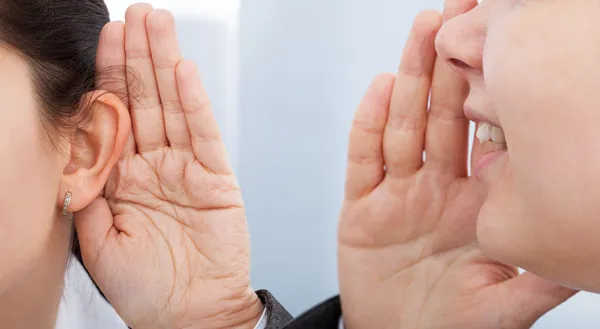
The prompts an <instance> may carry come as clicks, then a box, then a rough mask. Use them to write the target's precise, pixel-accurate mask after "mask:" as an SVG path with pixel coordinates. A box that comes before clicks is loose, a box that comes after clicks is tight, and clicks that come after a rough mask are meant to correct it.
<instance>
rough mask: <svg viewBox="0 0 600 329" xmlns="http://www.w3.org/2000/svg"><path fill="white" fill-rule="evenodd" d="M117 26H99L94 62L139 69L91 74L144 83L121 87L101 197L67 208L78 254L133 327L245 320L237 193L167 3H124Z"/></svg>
mask: <svg viewBox="0 0 600 329" xmlns="http://www.w3.org/2000/svg"><path fill="white" fill-rule="evenodd" d="M126 29H127V33H126V35H127V39H126V40H124V38H125V33H124V32H125V31H124V28H123V26H122V25H121V26H120V29H119V25H118V24H113V25H112V28H111V27H110V26H109V28H107V29H105V30H104V31H103V36H102V37H101V44H100V49H99V53H98V57H99V58H98V62H99V63H101V64H100V66H99V70H100V72H102V69H103V67H104V68H106V67H112V66H123V65H125V64H126V65H127V66H128V67H130V68H133V69H134V71H135V73H136V74H134V73H133V72H126V71H121V72H120V74H122V75H123V76H122V77H119V76H110V77H108V79H107V80H100V81H99V85H101V86H102V87H105V88H106V87H108V88H106V89H108V90H109V91H110V90H115V91H119V90H122V88H126V86H123V85H120V86H119V85H113V83H114V82H115V81H121V83H122V82H124V81H130V82H131V81H132V79H134V78H135V79H140V80H141V81H139V84H140V85H141V86H142V90H141V94H139V95H136V94H133V93H134V91H133V90H131V87H130V90H129V92H130V95H129V96H130V97H129V102H128V103H129V106H130V111H131V117H132V126H133V135H132V136H131V138H130V140H129V142H128V145H127V146H126V148H125V151H124V153H123V155H122V156H121V158H120V160H119V161H118V163H117V164H116V166H115V169H114V170H113V172H112V173H111V175H110V177H109V179H108V182H107V184H106V187H105V190H104V193H103V197H102V198H99V199H97V200H96V201H95V202H94V203H92V205H90V207H88V208H89V209H86V210H85V211H84V214H79V215H77V216H76V223H77V226H78V233H79V236H80V240H81V245H82V256H83V260H84V262H85V265H86V267H87V268H88V270H89V272H90V274H91V275H92V277H93V278H94V280H95V281H96V282H97V283H98V286H99V287H100V288H101V290H102V292H103V293H104V294H105V296H106V297H107V298H108V300H109V301H110V302H111V304H112V306H114V307H115V309H116V310H117V312H118V313H119V315H120V316H121V317H122V318H123V319H124V320H125V321H126V322H127V323H128V324H129V325H130V326H132V327H136V328H187V327H201V328H222V327H242V326H243V325H245V322H244V321H249V322H252V320H253V318H254V317H256V316H260V313H261V312H262V304H261V303H260V301H258V297H257V296H256V294H255V293H254V291H253V290H252V289H251V287H250V276H249V275H250V274H249V269H250V245H249V235H248V229H247V223H246V216H245V212H244V205H243V201H242V196H241V192H240V189H239V186H238V183H237V180H236V177H235V175H234V174H233V171H232V169H231V166H230V164H229V161H228V159H227V154H226V151H225V147H224V145H223V142H222V140H221V138H220V135H219V129H218V127H217V124H216V122H215V120H214V117H213V114H212V111H211V109H210V104H209V102H208V97H207V95H206V93H205V91H204V89H203V87H202V84H201V82H200V79H199V76H198V74H197V72H196V69H195V66H194V65H193V63H191V62H189V61H183V60H182V59H181V54H180V53H179V48H178V45H177V39H176V36H175V27H174V23H173V18H172V16H171V15H170V14H169V13H168V12H165V11H159V10H157V11H153V9H152V8H151V7H149V6H148V5H144V4H141V5H135V6H132V7H131V8H130V10H129V11H128V13H127V26H126ZM124 46H125V47H124ZM118 49H120V50H122V51H121V52H118V51H115V50H118ZM125 75H126V76H125ZM105 78H106V77H105ZM130 85H131V84H130ZM83 217H89V218H90V219H81V218H83ZM92 217H95V218H93V219H92ZM78 218H79V219H78ZM99 218H106V219H105V220H104V221H100V220H98V219H99ZM256 320H257V319H256ZM252 326H253V324H252Z"/></svg>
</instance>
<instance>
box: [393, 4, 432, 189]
mask: <svg viewBox="0 0 600 329" xmlns="http://www.w3.org/2000/svg"><path fill="white" fill-rule="evenodd" d="M440 24H441V15H440V14H439V13H438V12H435V11H425V12H422V13H420V14H419V15H418V16H417V18H416V19H415V21H414V23H413V27H412V30H411V32H410V35H409V37H408V42H407V44H406V46H405V48H404V52H403V55H402V61H401V63H400V68H399V70H398V74H397V75H396V81H395V83H394V88H393V92H392V100H391V104H390V113H389V115H388V120H387V124H386V127H385V132H384V135H383V155H384V159H385V165H386V167H387V173H388V174H389V175H391V176H392V177H399V178H401V177H404V176H406V175H409V174H412V173H414V172H415V171H416V170H418V169H419V168H420V167H421V165H422V164H423V143H424V139H425V126H426V120H427V101H428V98H429V88H430V87H431V75H432V73H433V64H434V62H435V57H436V53H435V46H434V39H435V35H436V34H437V31H438V29H439V27H440Z"/></svg>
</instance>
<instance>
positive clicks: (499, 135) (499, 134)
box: [491, 127, 506, 144]
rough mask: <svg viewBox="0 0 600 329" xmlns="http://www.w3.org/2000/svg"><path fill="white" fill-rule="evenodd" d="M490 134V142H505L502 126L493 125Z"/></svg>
mask: <svg viewBox="0 0 600 329" xmlns="http://www.w3.org/2000/svg"><path fill="white" fill-rule="evenodd" d="M491 135H492V136H491V137H492V142H494V143H496V144H503V143H505V142H506V138H504V131H502V128H498V127H493V128H492V133H491Z"/></svg>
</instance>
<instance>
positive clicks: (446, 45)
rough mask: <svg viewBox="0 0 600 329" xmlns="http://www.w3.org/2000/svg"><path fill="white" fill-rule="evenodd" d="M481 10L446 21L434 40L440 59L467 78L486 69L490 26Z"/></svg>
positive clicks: (478, 8)
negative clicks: (485, 45) (484, 51)
mask: <svg viewBox="0 0 600 329" xmlns="http://www.w3.org/2000/svg"><path fill="white" fill-rule="evenodd" d="M480 7H481V6H478V7H475V8H473V9H471V10H470V11H467V12H466V13H463V14H461V15H458V16H454V17H453V18H451V19H449V20H447V21H446V22H445V23H444V24H443V25H442V27H441V28H440V30H439V32H438V35H437V37H436V40H435V47H436V50H437V53H438V56H439V57H440V58H442V59H443V60H445V61H446V62H447V63H448V64H449V65H450V66H451V67H452V68H453V69H454V70H455V71H457V72H459V73H460V74H461V75H463V76H465V77H466V76H467V75H468V74H469V73H470V72H473V71H481V70H483V45H484V43H485V36H486V34H487V26H486V21H485V17H484V12H483V10H481V8H480ZM446 12H451V11H449V10H446Z"/></svg>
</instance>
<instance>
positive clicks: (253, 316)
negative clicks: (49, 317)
mask: <svg viewBox="0 0 600 329" xmlns="http://www.w3.org/2000/svg"><path fill="white" fill-rule="evenodd" d="M264 310H265V305H264V304H263V302H262V301H261V300H260V298H258V295H257V294H256V293H255V292H254V291H252V294H251V296H250V297H249V299H248V302H247V304H246V306H244V307H242V308H241V309H240V312H238V314H232V315H231V316H232V317H231V318H232V319H237V320H236V321H233V322H232V323H230V326H228V327H227V328H232V329H254V328H255V327H256V325H257V324H258V322H259V321H260V319H261V317H262V315H263V313H264Z"/></svg>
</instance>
